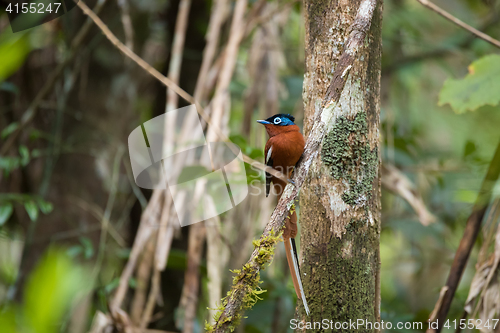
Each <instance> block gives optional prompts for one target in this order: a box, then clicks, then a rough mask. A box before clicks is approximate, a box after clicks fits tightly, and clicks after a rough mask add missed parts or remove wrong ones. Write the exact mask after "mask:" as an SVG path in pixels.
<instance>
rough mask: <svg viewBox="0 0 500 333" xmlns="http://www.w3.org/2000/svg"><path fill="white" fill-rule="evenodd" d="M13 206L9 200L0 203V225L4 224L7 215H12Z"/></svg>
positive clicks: (7, 217)
mask: <svg viewBox="0 0 500 333" xmlns="http://www.w3.org/2000/svg"><path fill="white" fill-rule="evenodd" d="M12 211H13V207H12V204H11V203H10V202H6V203H2V204H1V205H0V226H2V225H3V224H5V222H7V220H8V219H9V217H10V216H11V215H12Z"/></svg>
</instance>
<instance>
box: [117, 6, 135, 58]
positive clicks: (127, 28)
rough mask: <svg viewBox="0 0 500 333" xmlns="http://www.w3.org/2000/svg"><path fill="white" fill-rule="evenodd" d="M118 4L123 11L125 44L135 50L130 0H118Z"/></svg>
mask: <svg viewBox="0 0 500 333" xmlns="http://www.w3.org/2000/svg"><path fill="white" fill-rule="evenodd" d="M118 6H119V7H120V9H121V12H122V24H123V31H124V32H125V41H126V42H125V45H127V47H128V48H129V49H131V50H132V51H133V50H134V29H133V28H132V20H131V19H130V6H129V4H128V0H118Z"/></svg>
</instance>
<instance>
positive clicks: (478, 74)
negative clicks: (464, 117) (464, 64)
mask: <svg viewBox="0 0 500 333" xmlns="http://www.w3.org/2000/svg"><path fill="white" fill-rule="evenodd" d="M499 77H500V55H497V54H491V55H488V56H485V57H482V58H481V59H479V60H476V61H474V62H473V63H472V64H471V65H470V66H469V74H468V75H467V76H466V77H465V78H463V79H462V80H454V79H448V80H446V82H445V83H444V86H443V89H441V92H440V94H439V105H445V104H450V105H451V107H452V108H453V110H454V111H455V112H457V113H463V112H465V111H474V110H476V109H477V108H479V107H481V106H484V105H492V106H495V105H497V104H498V103H499V102H500V93H499V91H500V80H499Z"/></svg>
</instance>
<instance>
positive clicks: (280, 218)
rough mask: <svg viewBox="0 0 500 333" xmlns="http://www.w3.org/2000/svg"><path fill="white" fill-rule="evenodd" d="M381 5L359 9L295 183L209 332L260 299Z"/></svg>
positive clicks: (371, 2)
mask: <svg viewBox="0 0 500 333" xmlns="http://www.w3.org/2000/svg"><path fill="white" fill-rule="evenodd" d="M376 5H377V0H364V1H363V2H361V4H360V6H359V9H358V11H357V13H356V18H355V20H354V22H353V24H352V25H351V26H350V28H349V31H350V34H349V38H348V40H347V42H346V43H345V48H344V50H343V53H342V56H341V57H340V60H339V62H338V64H337V65H336V68H335V71H334V73H333V79H332V82H331V85H330V87H329V89H328V91H327V94H326V96H325V99H324V100H323V103H322V104H323V107H322V110H321V112H318V114H317V116H316V119H315V121H314V125H313V128H312V129H311V131H310V133H309V135H308V137H307V140H306V145H305V149H304V153H303V155H302V157H301V159H300V161H299V163H298V164H297V167H296V169H295V172H294V176H293V181H294V183H295V185H292V184H288V185H287V186H286V188H285V190H284V191H283V195H282V196H281V199H280V200H279V202H278V205H277V206H276V208H275V209H274V211H273V214H272V215H271V218H270V220H269V222H268V224H267V225H266V228H265V229H264V232H263V234H262V236H261V237H260V239H259V240H258V241H254V245H255V248H254V250H253V252H252V255H251V256H250V259H249V260H248V262H247V263H246V264H245V265H244V266H243V269H242V270H238V271H235V272H237V275H236V276H235V278H234V280H233V286H232V287H231V290H230V291H229V292H228V293H227V296H226V297H225V298H224V299H223V301H222V304H221V306H220V307H219V310H220V311H219V312H218V314H217V315H216V318H215V325H214V326H211V325H208V324H207V325H206V327H205V329H206V330H207V331H209V332H218V333H222V332H233V331H234V329H235V328H236V327H237V325H238V324H239V321H240V320H241V318H242V316H243V312H244V311H245V310H246V309H248V308H250V307H251V306H252V305H253V304H255V302H256V301H257V299H258V298H257V297H258V293H260V290H258V285H259V282H260V270H261V269H263V268H264V265H265V264H267V263H269V262H270V261H271V259H272V254H273V253H274V247H275V246H276V243H277V242H278V239H279V233H278V235H276V233H275V231H276V230H280V231H281V230H282V229H283V226H284V224H285V217H286V216H287V215H288V212H289V211H290V209H291V208H292V206H293V204H294V201H295V199H296V198H297V196H298V194H299V190H300V188H301V187H302V185H303V184H304V181H305V179H306V176H307V174H308V172H309V168H310V167H311V164H312V162H313V160H314V159H315V158H316V156H317V154H318V151H319V147H320V145H321V143H322V141H323V138H324V137H325V135H326V132H327V129H328V128H329V127H330V126H331V125H333V122H334V121H335V117H334V112H333V110H334V109H335V107H336V104H337V103H338V101H339V99H340V96H341V93H342V91H343V90H344V86H345V82H346V81H347V77H348V73H349V69H350V68H351V67H352V64H353V62H354V60H355V59H356V56H357V53H358V51H359V50H360V49H361V48H363V47H365V46H364V40H365V36H366V33H367V32H368V30H369V29H370V26H371V21H372V17H373V12H374V10H375V7H376Z"/></svg>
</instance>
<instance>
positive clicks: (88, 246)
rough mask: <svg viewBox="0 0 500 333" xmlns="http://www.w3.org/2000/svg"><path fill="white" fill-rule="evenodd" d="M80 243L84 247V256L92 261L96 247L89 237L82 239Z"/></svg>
mask: <svg viewBox="0 0 500 333" xmlns="http://www.w3.org/2000/svg"><path fill="white" fill-rule="evenodd" d="M80 243H81V244H82V246H83V256H84V257H85V259H90V258H92V256H93V255H94V245H93V244H92V241H91V240H90V239H89V238H88V237H80Z"/></svg>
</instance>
